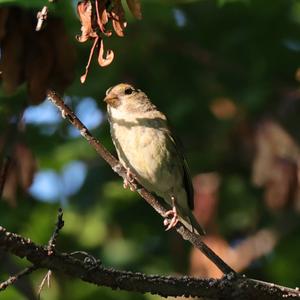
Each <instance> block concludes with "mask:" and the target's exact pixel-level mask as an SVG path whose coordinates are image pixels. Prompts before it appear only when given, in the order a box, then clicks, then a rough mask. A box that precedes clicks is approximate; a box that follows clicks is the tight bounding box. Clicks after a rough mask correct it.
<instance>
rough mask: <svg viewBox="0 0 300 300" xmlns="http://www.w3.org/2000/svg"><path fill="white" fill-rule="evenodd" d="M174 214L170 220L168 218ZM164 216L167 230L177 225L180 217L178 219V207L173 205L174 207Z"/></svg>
mask: <svg viewBox="0 0 300 300" xmlns="http://www.w3.org/2000/svg"><path fill="white" fill-rule="evenodd" d="M170 216H172V219H171V220H169V219H168V218H169V217H170ZM164 217H165V218H166V219H164V225H165V226H167V228H166V231H168V230H170V229H171V228H173V227H175V226H176V224H177V223H178V221H179V219H178V215H177V210H176V207H175V206H173V208H172V209H171V210H168V211H167V212H166V213H165V214H164Z"/></svg>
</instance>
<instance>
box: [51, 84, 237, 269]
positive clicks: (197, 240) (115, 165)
mask: <svg viewBox="0 0 300 300" xmlns="http://www.w3.org/2000/svg"><path fill="white" fill-rule="evenodd" d="M47 96H48V98H49V100H50V101H51V102H52V103H53V104H55V105H56V106H57V107H58V108H59V110H60V111H61V112H62V115H63V116H65V117H67V118H68V120H69V121H70V123H71V124H72V125H73V126H75V127H76V128H77V129H78V130H79V131H80V133H81V135H82V136H83V137H84V138H85V139H86V140H87V141H88V143H89V144H90V145H91V146H92V147H93V148H94V149H95V150H96V151H97V153H98V154H99V155H100V156H101V157H102V158H103V159H104V160H105V161H106V162H107V163H108V164H109V165H110V166H111V168H112V169H113V170H114V171H115V172H116V173H117V174H118V175H120V176H121V177H123V178H124V179H125V178H126V172H127V171H126V169H125V168H124V167H123V166H122V165H121V164H120V163H119V161H118V160H117V159H116V158H115V157H114V156H113V155H112V154H111V153H110V152H108V151H107V150H106V148H105V147H104V146H103V145H102V144H101V143H100V142H99V141H98V140H96V139H95V138H94V137H93V136H92V134H91V133H90V132H89V130H88V129H87V128H86V127H85V126H84V125H83V124H82V122H81V121H80V120H79V119H78V118H77V116H76V115H75V114H74V112H73V111H72V110H71V109H70V108H69V107H68V106H67V105H66V104H65V103H64V102H63V100H62V99H61V97H59V96H58V94H57V93H55V92H54V91H52V90H48V91H47ZM135 184H136V185H137V186H138V189H137V192H138V193H139V194H140V195H141V196H142V197H143V198H144V199H145V200H146V201H147V202H148V203H149V204H150V205H151V206H152V207H153V208H154V209H155V210H156V211H157V212H158V213H159V214H160V215H161V216H164V215H165V213H166V211H167V210H166V209H165V208H164V207H163V206H162V205H161V204H160V203H159V201H158V200H157V199H156V197H154V196H153V195H152V194H151V193H150V192H148V191H147V190H146V189H145V188H144V187H142V186H141V185H140V184H138V183H137V182H135ZM175 228H176V230H177V232H178V233H179V234H181V236H182V237H183V238H184V239H185V240H188V241H190V242H191V243H192V244H193V245H194V246H195V247H196V248H198V249H199V250H200V251H201V252H202V253H203V254H204V255H205V256H206V257H207V258H208V259H210V260H211V261H212V262H213V263H214V264H215V265H216V266H217V267H218V268H219V269H220V270H221V271H222V272H223V273H224V274H229V273H233V274H235V271H234V270H233V269H232V268H231V267H230V266H228V265H227V264H226V263H225V262H224V261H223V260H222V259H221V258H220V257H219V256H218V255H217V254H216V253H215V252H214V251H213V250H212V249H210V248H209V247H208V246H207V245H206V244H205V243H204V242H203V241H202V239H201V237H200V236H199V235H197V234H195V233H193V232H191V231H189V230H188V229H187V228H186V227H184V225H183V224H182V223H180V222H178V223H177V225H176V227H175Z"/></svg>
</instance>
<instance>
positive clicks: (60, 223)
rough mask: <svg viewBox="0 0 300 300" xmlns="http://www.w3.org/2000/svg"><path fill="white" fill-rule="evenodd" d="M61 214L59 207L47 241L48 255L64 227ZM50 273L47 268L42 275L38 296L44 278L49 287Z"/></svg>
mask: <svg viewBox="0 0 300 300" xmlns="http://www.w3.org/2000/svg"><path fill="white" fill-rule="evenodd" d="M63 215H64V214H63V210H62V208H59V209H58V214H57V222H56V223H55V229H54V231H53V234H52V236H51V238H50V239H49V241H48V246H47V253H48V256H51V255H53V254H54V250H55V247H56V240H57V237H58V235H59V232H60V230H61V229H62V228H63V227H64V224H65V222H64V220H63ZM51 275H52V271H51V270H48V272H47V273H46V275H45V276H44V278H43V279H42V281H41V283H40V285H39V288H38V292H37V294H38V297H40V294H41V292H42V289H43V287H44V285H45V282H46V280H47V287H48V288H49V286H50V279H51Z"/></svg>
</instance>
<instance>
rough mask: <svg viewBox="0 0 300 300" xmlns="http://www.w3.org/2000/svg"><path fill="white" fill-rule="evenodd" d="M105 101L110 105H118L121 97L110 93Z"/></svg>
mask: <svg viewBox="0 0 300 300" xmlns="http://www.w3.org/2000/svg"><path fill="white" fill-rule="evenodd" d="M103 101H104V102H106V103H107V104H108V105H110V106H112V107H117V106H119V104H120V99H119V97H118V96H117V95H116V94H113V93H109V94H108V95H107V96H106V97H105V98H104V99H103Z"/></svg>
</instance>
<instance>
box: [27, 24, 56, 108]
mask: <svg viewBox="0 0 300 300" xmlns="http://www.w3.org/2000/svg"><path fill="white" fill-rule="evenodd" d="M32 34H33V35H34V38H33V40H34V43H31V44H29V45H28V50H27V53H28V55H27V59H26V65H25V68H26V69H25V76H26V80H27V89H28V100H29V102H30V103H31V104H39V103H41V102H42V101H44V100H45V98H46V90H47V88H49V79H50V74H51V70H52V69H53V67H54V66H55V63H54V53H53V49H51V51H50V50H49V44H53V43H54V41H52V43H51V39H50V37H49V24H48V26H46V27H45V29H44V30H43V31H41V32H40V33H37V32H34V31H32Z"/></svg>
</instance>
